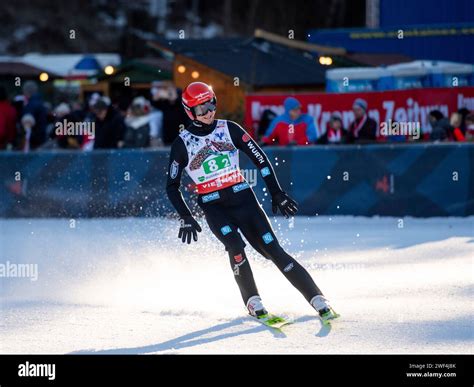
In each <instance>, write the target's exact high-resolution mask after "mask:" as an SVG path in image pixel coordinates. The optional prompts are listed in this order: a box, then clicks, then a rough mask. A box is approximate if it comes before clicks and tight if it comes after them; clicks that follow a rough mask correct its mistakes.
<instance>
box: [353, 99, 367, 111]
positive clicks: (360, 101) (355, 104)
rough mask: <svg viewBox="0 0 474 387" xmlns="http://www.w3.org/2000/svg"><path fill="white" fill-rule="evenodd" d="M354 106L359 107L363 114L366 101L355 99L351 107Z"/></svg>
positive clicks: (365, 108) (365, 109)
mask: <svg viewBox="0 0 474 387" xmlns="http://www.w3.org/2000/svg"><path fill="white" fill-rule="evenodd" d="M354 106H359V107H360V108H361V109H362V110H363V111H364V112H366V111H367V101H366V100H364V99H362V98H357V99H356V100H355V101H354V103H353V104H352V107H354Z"/></svg>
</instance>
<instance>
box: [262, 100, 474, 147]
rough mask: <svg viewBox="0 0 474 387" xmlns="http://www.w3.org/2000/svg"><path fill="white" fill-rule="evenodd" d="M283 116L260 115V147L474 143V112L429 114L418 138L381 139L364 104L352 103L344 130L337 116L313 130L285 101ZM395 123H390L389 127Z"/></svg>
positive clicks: (294, 104)
mask: <svg viewBox="0 0 474 387" xmlns="http://www.w3.org/2000/svg"><path fill="white" fill-rule="evenodd" d="M283 106H284V109H285V111H284V113H283V114H281V115H276V114H275V113H274V112H273V111H271V110H266V111H264V112H263V114H262V119H261V122H260V125H259V128H258V131H257V137H258V138H259V141H260V142H261V143H262V145H279V146H287V145H311V144H323V145H328V144H334V145H336V144H369V143H377V142H408V141H459V142H463V141H474V112H471V111H469V110H467V109H465V108H463V109H460V110H459V111H458V112H455V113H453V114H452V115H451V117H450V118H449V119H448V117H444V115H443V113H441V111H439V110H432V111H430V113H429V114H428V117H427V121H428V122H429V124H430V126H431V131H426V130H423V129H424V128H421V126H420V127H419V128H418V129H419V132H420V133H418V135H414V134H413V133H401V134H395V135H392V134H391V135H388V136H387V135H384V134H383V133H382V132H381V130H380V128H379V127H378V125H377V122H376V121H375V120H374V119H373V118H371V117H369V115H368V109H369V106H368V104H367V102H366V101H365V100H364V99H362V98H357V99H355V101H354V103H353V106H352V112H353V117H354V119H353V120H352V121H351V122H350V123H349V125H348V127H347V128H344V123H343V118H342V116H341V114H340V113H334V114H332V115H331V118H330V120H329V123H328V125H327V127H326V128H316V127H315V123H314V120H313V118H312V117H311V116H310V115H308V114H306V113H303V112H302V107H301V104H300V103H299V101H298V100H297V99H296V98H294V97H288V98H287V99H286V100H285V101H284V104H283ZM392 124H394V122H390V125H392Z"/></svg>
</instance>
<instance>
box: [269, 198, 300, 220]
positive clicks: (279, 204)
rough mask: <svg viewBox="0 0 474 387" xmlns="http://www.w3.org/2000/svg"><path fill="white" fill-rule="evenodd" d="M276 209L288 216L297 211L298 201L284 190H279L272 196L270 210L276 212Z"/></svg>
mask: <svg viewBox="0 0 474 387" xmlns="http://www.w3.org/2000/svg"><path fill="white" fill-rule="evenodd" d="M277 210H280V212H281V213H282V214H283V215H285V218H289V217H290V216H294V215H295V214H296V213H297V212H298V203H296V202H295V201H294V200H293V199H292V198H290V197H289V196H288V194H287V193H286V192H283V191H280V192H278V193H276V194H274V195H273V196H272V211H273V213H274V214H276V213H277Z"/></svg>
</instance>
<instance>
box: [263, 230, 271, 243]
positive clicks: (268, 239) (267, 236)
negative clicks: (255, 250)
mask: <svg viewBox="0 0 474 387" xmlns="http://www.w3.org/2000/svg"><path fill="white" fill-rule="evenodd" d="M262 239H263V241H264V242H265V244H267V245H268V244H269V243H271V242H273V237H272V234H270V233H269V232H267V233H266V234H263V235H262Z"/></svg>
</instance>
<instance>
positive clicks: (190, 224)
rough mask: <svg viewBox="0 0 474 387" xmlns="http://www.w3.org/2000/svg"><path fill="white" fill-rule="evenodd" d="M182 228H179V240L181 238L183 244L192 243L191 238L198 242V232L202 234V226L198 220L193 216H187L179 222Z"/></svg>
mask: <svg viewBox="0 0 474 387" xmlns="http://www.w3.org/2000/svg"><path fill="white" fill-rule="evenodd" d="M179 222H180V224H181V227H180V228H179V234H178V238H181V240H182V241H183V243H186V241H187V242H188V245H189V244H190V243H191V236H192V237H193V239H194V241H195V242H197V240H198V236H197V232H201V231H202V229H201V226H200V225H199V223H198V222H196V219H194V218H193V217H192V216H185V217H184V218H181V219H180V220H179Z"/></svg>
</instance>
